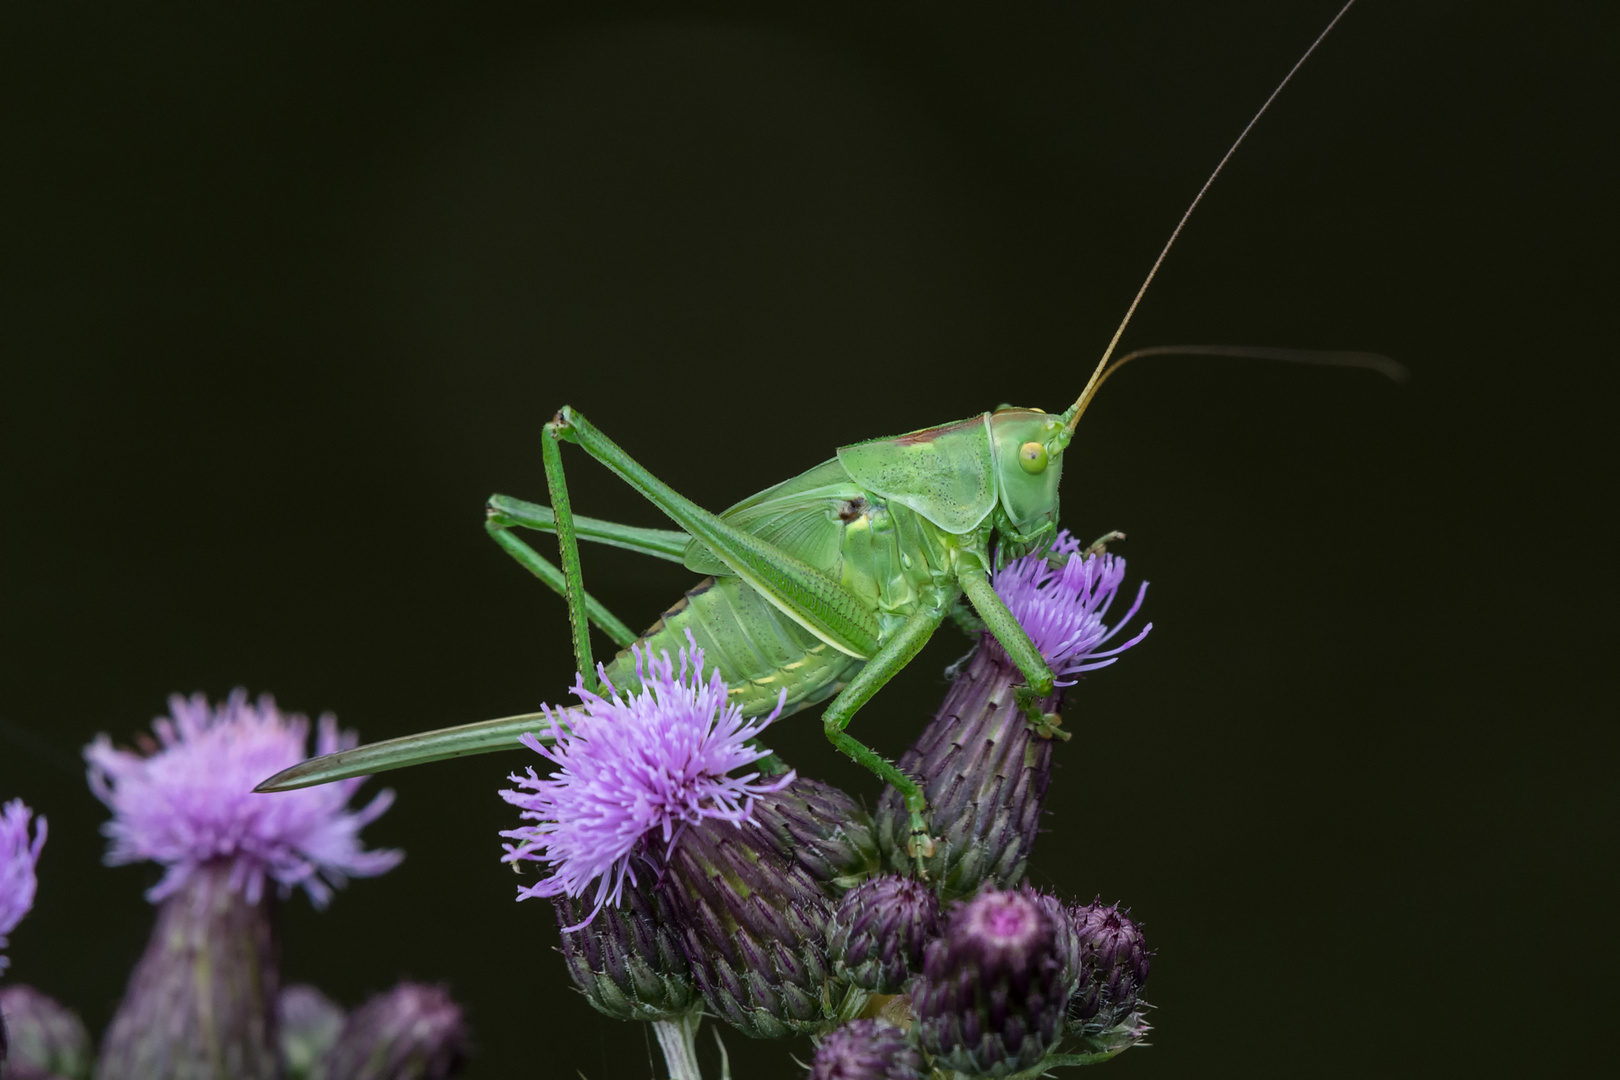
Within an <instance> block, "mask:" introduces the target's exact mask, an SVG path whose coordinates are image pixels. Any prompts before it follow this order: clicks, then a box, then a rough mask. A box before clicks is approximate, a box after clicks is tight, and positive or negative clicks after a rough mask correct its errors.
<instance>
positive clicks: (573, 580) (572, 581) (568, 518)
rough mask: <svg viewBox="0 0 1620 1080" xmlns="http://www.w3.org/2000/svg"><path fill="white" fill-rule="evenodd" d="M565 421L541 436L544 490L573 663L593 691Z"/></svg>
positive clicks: (553, 424) (593, 671)
mask: <svg viewBox="0 0 1620 1080" xmlns="http://www.w3.org/2000/svg"><path fill="white" fill-rule="evenodd" d="M564 426H565V425H564V424H563V423H562V422H561V421H560V419H559V420H553V421H551V422H550V423H549V424H547V425H546V427H545V431H544V432H543V433H542V435H541V438H540V452H541V455H542V456H543V457H544V458H545V464H546V489H547V490H548V491H549V492H550V493H551V506H552V512H553V513H555V514H556V523H557V547H558V549H559V550H560V553H561V556H562V558H561V562H562V574H563V596H564V598H565V599H566V600H567V601H568V626H569V629H570V630H571V631H572V633H573V637H574V662H575V663H576V664H577V665H578V670H579V676H580V678H581V679H582V680H584V683H585V688H586V689H587V690H590V691H592V692H593V693H594V692H596V691H597V690H598V689H599V688H600V683H599V682H598V681H597V677H596V665H595V664H594V663H592V662H591V628H590V623H589V618H590V616H589V614H588V613H587V610H586V607H585V583H584V578H583V575H582V573H581V571H580V568H579V538H578V537H577V536H576V535H575V534H574V515H573V510H572V508H571V507H570V506H569V503H568V481H567V479H566V477H564V475H563V464H562V452H561V450H560V449H559V448H558V446H557V440H558V438H559V436H560V433H561V432H562V430H563V429H564Z"/></svg>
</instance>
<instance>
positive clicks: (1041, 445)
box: [990, 408, 1068, 539]
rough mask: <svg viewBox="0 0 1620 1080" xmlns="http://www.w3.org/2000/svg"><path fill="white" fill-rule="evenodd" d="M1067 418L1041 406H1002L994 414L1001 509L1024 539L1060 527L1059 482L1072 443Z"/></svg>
mask: <svg viewBox="0 0 1620 1080" xmlns="http://www.w3.org/2000/svg"><path fill="white" fill-rule="evenodd" d="M1063 421H1064V418H1063V417H1062V416H1054V415H1053V414H1051V413H1046V412H1042V411H1041V410H1039V409H1016V408H1002V409H997V410H996V411H995V412H993V413H991V414H990V441H991V446H992V447H993V452H994V455H995V463H996V487H997V490H998V492H999V496H1000V501H1001V509H1002V512H1003V513H1005V514H1006V515H1007V521H1008V522H1009V523H1010V524H1011V525H1012V528H1013V530H1014V531H1015V532H1016V533H1018V534H1019V536H1020V537H1021V538H1025V539H1034V538H1035V536H1036V535H1037V534H1041V533H1045V532H1047V531H1053V532H1055V531H1056V528H1057V515H1058V480H1059V479H1061V478H1062V476H1063V444H1064V443H1067V442H1068V439H1067V438H1066V437H1065V434H1064V430H1063Z"/></svg>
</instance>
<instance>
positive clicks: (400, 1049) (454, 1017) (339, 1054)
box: [315, 982, 470, 1080]
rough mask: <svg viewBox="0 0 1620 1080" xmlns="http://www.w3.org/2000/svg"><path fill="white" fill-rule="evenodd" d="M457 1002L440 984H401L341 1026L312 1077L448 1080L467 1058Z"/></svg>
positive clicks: (466, 1034)
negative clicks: (335, 1038)
mask: <svg viewBox="0 0 1620 1080" xmlns="http://www.w3.org/2000/svg"><path fill="white" fill-rule="evenodd" d="M469 1043H470V1034H469V1032H468V1030H467V1021H466V1018H465V1017H464V1016H463V1015H462V1011H461V1006H460V1005H457V1004H456V1002H455V1000H454V999H453V998H451V997H450V992H449V991H448V990H446V989H445V988H444V987H442V986H429V985H426V984H424V983H412V982H402V983H400V984H398V985H397V986H395V987H394V988H393V989H392V990H389V991H388V992H386V993H382V994H378V995H376V996H375V997H373V998H372V999H371V1000H370V1001H367V1002H366V1003H365V1004H364V1005H362V1006H360V1007H359V1008H358V1009H356V1010H354V1012H352V1013H350V1014H349V1018H348V1020H347V1021H345V1022H344V1024H343V1030H342V1032H340V1033H339V1035H338V1037H337V1040H336V1041H335V1042H334V1043H333V1044H332V1048H331V1049H330V1050H328V1051H327V1053H326V1057H325V1058H324V1060H323V1061H322V1062H321V1064H320V1066H319V1067H318V1069H317V1070H316V1071H315V1075H317V1076H323V1077H331V1078H334V1080H336V1078H339V1077H347V1078H353V1080H448V1078H449V1077H452V1076H458V1075H460V1073H461V1069H462V1066H463V1064H465V1062H466V1059H467V1051H468V1048H469Z"/></svg>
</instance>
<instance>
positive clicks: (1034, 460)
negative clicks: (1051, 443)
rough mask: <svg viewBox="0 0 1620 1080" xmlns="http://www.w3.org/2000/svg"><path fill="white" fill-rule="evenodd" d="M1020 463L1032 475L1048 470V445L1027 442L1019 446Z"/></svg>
mask: <svg viewBox="0 0 1620 1080" xmlns="http://www.w3.org/2000/svg"><path fill="white" fill-rule="evenodd" d="M1018 464H1019V465H1021V466H1023V468H1024V471H1025V472H1027V473H1029V474H1030V475H1031V476H1034V475H1036V474H1037V473H1042V472H1045V471H1046V447H1045V446H1043V445H1041V444H1040V443H1038V442H1027V443H1025V444H1024V445H1023V446H1020V447H1019V448H1018Z"/></svg>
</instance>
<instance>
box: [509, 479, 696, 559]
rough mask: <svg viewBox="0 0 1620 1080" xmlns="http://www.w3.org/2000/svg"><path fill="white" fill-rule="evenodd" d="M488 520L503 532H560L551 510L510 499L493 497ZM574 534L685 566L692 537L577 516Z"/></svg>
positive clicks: (667, 530) (668, 531)
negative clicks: (507, 530)
mask: <svg viewBox="0 0 1620 1080" xmlns="http://www.w3.org/2000/svg"><path fill="white" fill-rule="evenodd" d="M486 512H487V514H488V515H489V520H490V521H492V522H494V523H495V524H496V525H499V526H501V527H502V528H507V529H509V528H512V527H513V526H521V527H522V528H525V529H534V530H536V531H538V532H548V533H554V532H556V531H557V515H556V514H555V513H553V512H552V509H551V507H549V506H541V505H540V504H539V503H532V502H524V501H523V500H522V499H514V498H512V497H511V496H510V495H491V496H490V497H489V505H488V507H487V508H486ZM574 534H575V535H576V536H578V537H579V538H580V539H581V540H590V541H593V542H595V543H598V544H607V545H608V546H609V547H616V548H623V549H624V550H626V551H633V552H635V553H636V554H637V555H650V556H652V557H653V558H655V559H663V560H665V561H666V562H672V563H684V562H685V561H686V546H687V544H688V542H690V541H691V539H692V538H691V537H690V536H688V535H686V534H685V533H684V532H681V531H679V530H678V529H647V528H643V527H641V526H639V525H620V524H619V523H618V522H616V521H603V520H602V519H601V518H593V517H586V516H585V515H584V514H575V515H574Z"/></svg>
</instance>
